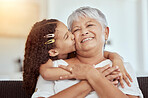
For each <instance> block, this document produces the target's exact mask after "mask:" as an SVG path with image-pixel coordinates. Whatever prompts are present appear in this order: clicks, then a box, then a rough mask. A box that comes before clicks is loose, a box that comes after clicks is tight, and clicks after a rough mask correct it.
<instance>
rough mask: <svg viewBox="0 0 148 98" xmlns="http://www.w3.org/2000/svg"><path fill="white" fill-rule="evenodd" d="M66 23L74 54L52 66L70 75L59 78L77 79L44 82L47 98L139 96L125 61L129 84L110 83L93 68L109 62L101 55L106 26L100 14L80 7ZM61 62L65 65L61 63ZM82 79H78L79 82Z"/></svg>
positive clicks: (106, 31) (106, 30)
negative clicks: (122, 85) (46, 87)
mask: <svg viewBox="0 0 148 98" xmlns="http://www.w3.org/2000/svg"><path fill="white" fill-rule="evenodd" d="M68 26H69V28H70V30H71V31H72V33H73V34H74V36H75V42H76V50H77V51H76V57H75V58H72V59H68V60H59V61H58V62H56V63H54V66H55V67H58V65H61V66H60V67H61V68H63V69H65V70H69V71H70V72H71V73H72V74H71V75H67V76H61V79H66V78H76V79H77V80H58V81H50V82H48V83H47V86H49V88H48V89H46V92H47V93H48V94H49V95H50V98H77V97H79V98H84V97H87V98H98V96H99V97H101V98H128V97H131V98H138V97H141V98H142V97H143V96H142V93H141V91H140V89H139V86H138V83H137V79H136V76H135V73H134V72H133V70H132V68H131V67H130V65H129V64H128V63H125V64H124V65H125V67H126V70H127V71H128V72H129V74H130V75H131V77H132V79H133V82H131V87H128V86H127V85H126V84H125V87H124V88H122V87H121V85H120V84H119V85H118V86H117V87H116V86H114V85H113V84H112V83H111V82H110V81H109V80H108V79H107V78H106V77H105V76H104V74H102V72H101V70H100V71H98V70H97V69H96V68H97V67H103V66H105V65H107V64H110V65H111V64H112V62H111V61H110V60H108V59H105V58H104V56H103V51H104V45H105V41H106V40H107V39H108V35H109V28H108V27H107V22H106V18H105V16H104V14H103V13H102V12H101V11H99V10H98V9H95V8H90V7H81V8H79V9H77V10H76V11H74V12H73V13H72V14H71V15H70V16H69V18H68ZM63 65H65V66H63ZM79 80H82V81H79Z"/></svg>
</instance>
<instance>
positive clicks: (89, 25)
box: [86, 24, 94, 27]
mask: <svg viewBox="0 0 148 98" xmlns="http://www.w3.org/2000/svg"><path fill="white" fill-rule="evenodd" d="M91 26H94V24H88V25H87V26H86V27H91Z"/></svg>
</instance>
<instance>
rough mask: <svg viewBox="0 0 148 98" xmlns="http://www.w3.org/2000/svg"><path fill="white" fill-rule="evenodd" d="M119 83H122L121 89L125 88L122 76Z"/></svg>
mask: <svg viewBox="0 0 148 98" xmlns="http://www.w3.org/2000/svg"><path fill="white" fill-rule="evenodd" d="M119 81H120V84H121V87H122V88H124V83H123V79H122V76H120V78H119Z"/></svg>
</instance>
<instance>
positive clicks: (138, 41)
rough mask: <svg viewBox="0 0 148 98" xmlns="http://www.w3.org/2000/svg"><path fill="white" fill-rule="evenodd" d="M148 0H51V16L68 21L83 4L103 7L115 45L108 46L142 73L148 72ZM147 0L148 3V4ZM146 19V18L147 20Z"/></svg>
mask: <svg viewBox="0 0 148 98" xmlns="http://www.w3.org/2000/svg"><path fill="white" fill-rule="evenodd" d="M146 2H147V1H146V0H143V1H142V0H49V1H48V4H49V6H48V18H57V19H59V20H61V21H62V22H64V23H65V24H66V21H67V18H68V16H69V15H70V14H71V13H72V11H74V10H75V9H77V8H79V7H81V6H91V7H96V8H98V9H100V10H101V11H102V12H103V13H104V14H105V15H106V17H107V20H108V24H109V27H110V36H109V40H110V41H111V45H108V46H107V47H106V50H109V51H114V52H117V53H119V54H120V55H121V56H122V57H123V58H124V60H125V61H129V62H130V63H131V64H132V66H133V68H134V69H135V71H136V72H137V74H138V75H144V74H146V75H148V71H147V73H146V70H145V69H146V65H147V66H148V63H147V62H148V61H146V59H147V60H148V57H147V56H146V55H147V54H148V53H147V54H146V51H147V50H146V49H147V43H146V42H145V41H146V40H147V39H148V38H147V37H146V35H147V29H146V26H147V23H146V22H145V20H147V18H148V17H147V14H145V12H146V11H147V9H145V8H146V7H147V3H146ZM145 3H146V4H145ZM143 19H144V20H143ZM147 69H148V68H147Z"/></svg>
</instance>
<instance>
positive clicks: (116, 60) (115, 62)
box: [104, 51, 132, 88]
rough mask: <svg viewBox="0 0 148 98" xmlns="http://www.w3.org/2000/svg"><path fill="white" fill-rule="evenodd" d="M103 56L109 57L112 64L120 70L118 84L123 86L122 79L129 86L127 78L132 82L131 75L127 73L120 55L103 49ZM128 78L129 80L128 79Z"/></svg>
mask: <svg viewBox="0 0 148 98" xmlns="http://www.w3.org/2000/svg"><path fill="white" fill-rule="evenodd" d="M104 57H105V58H107V59H110V60H111V61H112V63H113V66H118V67H119V69H120V71H121V74H122V75H121V76H120V79H119V81H120V84H121V87H122V88H124V84H123V80H124V81H125V82H126V83H127V85H128V86H131V84H130V82H129V80H130V81H131V82H132V78H131V76H130V75H129V74H128V72H127V71H126V69H125V67H124V63H123V59H122V57H121V56H120V55H119V54H117V53H115V52H108V51H105V52H104ZM128 78H129V80H128Z"/></svg>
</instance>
